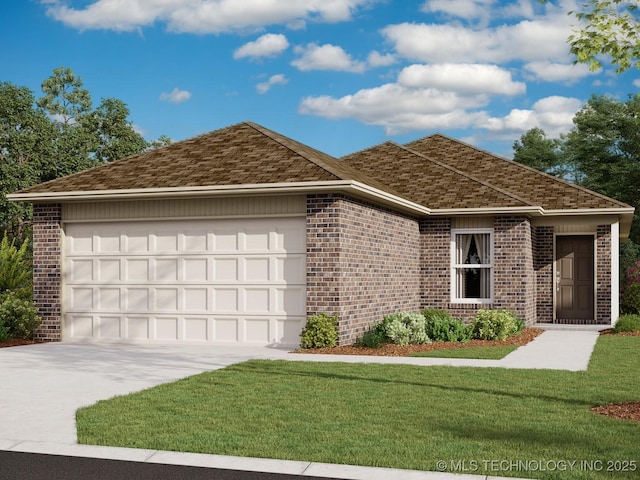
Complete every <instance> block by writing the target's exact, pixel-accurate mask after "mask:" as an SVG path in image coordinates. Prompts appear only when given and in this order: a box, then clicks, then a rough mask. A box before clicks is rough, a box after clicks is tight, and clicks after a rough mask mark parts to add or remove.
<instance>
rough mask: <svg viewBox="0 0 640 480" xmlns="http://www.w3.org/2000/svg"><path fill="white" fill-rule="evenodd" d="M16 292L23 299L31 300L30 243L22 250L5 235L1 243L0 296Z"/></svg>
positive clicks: (25, 242) (23, 244)
mask: <svg viewBox="0 0 640 480" xmlns="http://www.w3.org/2000/svg"><path fill="white" fill-rule="evenodd" d="M6 292H14V293H15V294H16V295H17V296H19V297H20V298H23V299H30V298H31V295H32V294H31V262H30V261H29V257H28V242H27V241H26V240H25V241H24V242H23V243H22V246H21V247H20V248H16V246H15V245H14V242H13V241H11V242H9V239H8V238H7V236H6V235H5V236H4V237H3V238H2V241H0V295H2V294H5V293H6Z"/></svg>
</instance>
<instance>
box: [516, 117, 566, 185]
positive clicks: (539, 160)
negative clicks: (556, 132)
mask: <svg viewBox="0 0 640 480" xmlns="http://www.w3.org/2000/svg"><path fill="white" fill-rule="evenodd" d="M560 144H561V141H560V139H557V138H547V134H546V133H545V132H544V130H542V129H541V128H538V127H536V128H532V129H531V130H529V131H527V132H525V133H524V134H523V135H522V136H521V137H520V140H516V141H515V142H514V143H513V153H514V155H513V159H514V160H515V161H516V162H518V163H522V164H523V165H527V166H529V167H531V168H535V169H536V170H540V171H541V172H545V173H548V174H550V175H554V176H556V177H563V178H564V177H565V176H567V175H568V174H569V167H568V166H567V165H565V164H564V161H563V158H562V152H561V151H560V149H559V147H560Z"/></svg>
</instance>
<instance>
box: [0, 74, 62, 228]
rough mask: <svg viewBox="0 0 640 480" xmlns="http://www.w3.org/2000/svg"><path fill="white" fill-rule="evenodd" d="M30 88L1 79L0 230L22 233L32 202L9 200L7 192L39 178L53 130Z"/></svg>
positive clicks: (49, 148)
mask: <svg viewBox="0 0 640 480" xmlns="http://www.w3.org/2000/svg"><path fill="white" fill-rule="evenodd" d="M34 101H35V99H34V96H33V92H31V90H29V89H28V88H26V87H18V86H15V85H12V84H11V83H6V82H0V231H3V230H4V231H6V230H8V231H9V232H10V233H11V234H12V235H13V236H15V237H19V238H21V237H23V236H25V235H26V234H27V233H28V232H27V230H26V229H25V228H26V225H27V224H28V222H29V220H30V218H31V206H30V205H25V204H17V203H14V202H9V201H8V200H7V197H6V194H7V193H10V192H13V191H16V190H19V189H21V188H25V187H28V186H30V185H33V184H34V183H37V182H38V181H39V180H40V172H41V170H42V166H43V165H44V164H45V163H46V162H47V161H48V159H49V158H50V157H51V155H52V149H51V144H52V140H53V138H54V137H55V130H54V128H53V125H52V124H51V121H50V120H49V119H48V118H47V116H46V115H45V113H44V112H43V111H42V110H40V109H34V107H33V105H34Z"/></svg>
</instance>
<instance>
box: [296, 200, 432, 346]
mask: <svg viewBox="0 0 640 480" xmlns="http://www.w3.org/2000/svg"><path fill="white" fill-rule="evenodd" d="M419 306H420V233H419V226H418V222H417V220H416V219H413V218H411V217H407V216H404V215H402V214H399V213H395V212H393V211H391V210H387V209H384V208H382V207H379V206H375V205H371V204H367V203H364V202H360V201H358V200H355V199H352V198H349V197H346V196H343V195H337V194H331V195H309V196H308V197H307V312H308V314H309V315H313V314H315V313H319V312H327V313H329V314H332V315H337V316H338V318H339V321H340V326H339V329H340V339H339V342H340V344H341V345H344V344H349V343H353V342H354V341H355V340H356V339H357V337H358V336H360V335H361V334H362V332H363V331H365V330H366V329H367V328H368V327H369V326H370V325H371V324H372V323H374V322H378V321H380V320H382V317H383V316H384V315H386V314H388V313H392V312H397V311H400V310H410V311H415V310H417V309H418V308H419Z"/></svg>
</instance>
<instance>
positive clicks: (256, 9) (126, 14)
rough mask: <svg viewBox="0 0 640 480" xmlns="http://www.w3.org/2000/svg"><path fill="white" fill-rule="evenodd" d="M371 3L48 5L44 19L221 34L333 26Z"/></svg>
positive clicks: (142, 0)
mask: <svg viewBox="0 0 640 480" xmlns="http://www.w3.org/2000/svg"><path fill="white" fill-rule="evenodd" d="M375 1H376V0H331V1H318V0H295V1H291V0H270V1H268V2H267V1H264V0H243V1H238V0H95V1H93V2H90V3H89V4H88V5H87V6H85V7H84V8H71V7H68V6H67V5H64V4H62V3H55V4H49V5H48V6H47V13H48V14H49V15H50V16H51V17H53V18H54V19H56V20H58V21H60V22H63V23H65V24H66V25H69V26H71V27H74V28H77V29H79V30H93V29H105V30H118V31H134V30H136V29H138V28H140V27H145V26H151V25H153V24H155V23H159V22H163V23H165V24H166V25H167V29H168V30H171V31H175V32H191V33H220V32H229V31H237V30H247V29H258V28H262V27H264V26H267V25H276V24H284V25H287V24H289V25H298V26H300V25H301V23H302V22H306V21H308V20H313V21H318V22H327V23H335V22H342V21H348V20H350V19H351V17H352V14H353V13H354V12H355V11H357V10H358V9H360V8H361V7H365V6H367V5H369V4H371V3H374V2H375Z"/></svg>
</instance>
